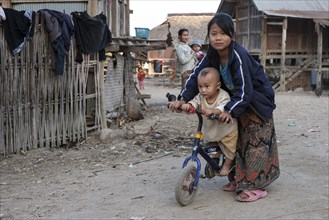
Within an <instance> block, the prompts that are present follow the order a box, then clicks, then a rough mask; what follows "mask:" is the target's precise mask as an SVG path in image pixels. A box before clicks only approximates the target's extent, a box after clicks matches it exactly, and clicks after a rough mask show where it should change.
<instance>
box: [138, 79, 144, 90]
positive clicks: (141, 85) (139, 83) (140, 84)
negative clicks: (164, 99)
mask: <svg viewBox="0 0 329 220" xmlns="http://www.w3.org/2000/svg"><path fill="white" fill-rule="evenodd" d="M138 85H139V89H140V90H142V89H144V80H138Z"/></svg>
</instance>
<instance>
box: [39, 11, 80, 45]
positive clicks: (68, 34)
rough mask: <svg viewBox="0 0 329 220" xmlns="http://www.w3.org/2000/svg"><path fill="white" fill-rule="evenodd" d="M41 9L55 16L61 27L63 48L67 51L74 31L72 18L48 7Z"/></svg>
mask: <svg viewBox="0 0 329 220" xmlns="http://www.w3.org/2000/svg"><path fill="white" fill-rule="evenodd" d="M43 11H47V12H49V13H50V14H51V15H52V16H54V17H55V18H57V21H58V22H59V24H60V26H61V29H62V35H61V36H62V38H63V40H64V46H65V50H66V51H69V50H70V46H71V38H72V35H73V33H74V24H73V22H72V19H71V17H70V15H68V14H65V13H62V12H59V11H55V10H49V9H43Z"/></svg>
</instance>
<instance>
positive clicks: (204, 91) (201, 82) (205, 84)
mask: <svg viewBox="0 0 329 220" xmlns="http://www.w3.org/2000/svg"><path fill="white" fill-rule="evenodd" d="M215 74H217V73H214V72H209V73H208V74H207V75H205V76H201V75H199V76H198V88H199V93H200V94H201V95H202V96H203V97H204V98H206V99H212V98H214V97H216V96H217V95H218V92H219V88H220V82H219V81H218V80H216V77H215Z"/></svg>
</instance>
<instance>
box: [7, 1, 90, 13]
mask: <svg viewBox="0 0 329 220" xmlns="http://www.w3.org/2000/svg"><path fill="white" fill-rule="evenodd" d="M13 9H15V10H18V11H39V10H41V9H50V10H56V11H60V12H64V13H66V14H71V12H74V11H86V10H87V2H60V3H58V2H57V3H53V2H37V3H33V2H28V3H16V4H13Z"/></svg>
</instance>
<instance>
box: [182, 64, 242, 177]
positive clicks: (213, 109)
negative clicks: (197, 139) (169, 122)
mask: <svg viewBox="0 0 329 220" xmlns="http://www.w3.org/2000/svg"><path fill="white" fill-rule="evenodd" d="M220 86H221V82H220V74H219V72H218V70H217V69H215V68H213V67H206V68H204V69H202V70H201V71H200V73H199V75H198V88H199V94H198V95H196V96H195V97H194V99H193V100H191V101H189V102H188V103H186V104H183V105H182V106H181V108H182V110H183V111H188V110H189V109H190V107H194V108H200V109H201V111H202V113H203V117H204V120H203V127H202V133H203V134H204V139H203V141H204V142H205V143H206V144H207V145H209V146H211V145H213V144H212V143H214V142H216V143H217V144H218V145H219V147H220V149H221V151H222V152H223V153H224V155H225V157H226V159H225V163H224V165H223V167H222V168H221V170H220V173H219V175H220V176H227V175H228V174H229V172H230V168H231V165H232V163H233V160H234V158H235V153H236V145H237V139H238V123H237V120H236V119H235V118H232V123H225V122H219V121H217V120H210V119H207V117H208V116H209V115H211V114H217V115H219V116H220V115H221V114H225V112H224V106H225V105H226V103H227V102H229V101H230V95H229V94H228V93H227V92H226V91H225V90H223V89H221V88H220ZM216 156H217V157H219V156H220V155H216Z"/></svg>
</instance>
